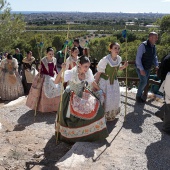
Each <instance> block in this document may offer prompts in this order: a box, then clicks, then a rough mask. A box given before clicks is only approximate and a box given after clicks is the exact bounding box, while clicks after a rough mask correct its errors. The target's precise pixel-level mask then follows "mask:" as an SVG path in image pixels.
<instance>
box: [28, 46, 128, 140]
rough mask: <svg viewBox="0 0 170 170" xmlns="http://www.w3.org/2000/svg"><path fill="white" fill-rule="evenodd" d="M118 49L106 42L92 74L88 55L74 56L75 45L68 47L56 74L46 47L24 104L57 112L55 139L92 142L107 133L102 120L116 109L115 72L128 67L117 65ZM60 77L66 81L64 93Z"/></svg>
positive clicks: (42, 110)
mask: <svg viewBox="0 0 170 170" xmlns="http://www.w3.org/2000/svg"><path fill="white" fill-rule="evenodd" d="M119 51H120V45H119V44H118V43H112V44H110V54H108V55H107V56H105V57H103V58H102V59H101V60H100V61H99V63H98V66H97V71H98V72H97V73H96V75H93V73H92V71H91V69H90V68H89V67H90V60H89V58H88V57H87V56H85V55H83V56H81V57H78V53H79V50H78V48H77V47H73V48H72V49H71V56H70V57H68V58H67V60H66V62H65V63H63V64H62V70H61V71H60V72H59V73H57V70H56V60H55V57H54V51H53V49H52V48H51V47H49V48H47V56H45V57H44V58H43V59H42V60H41V68H40V73H39V74H38V75H37V76H36V78H35V79H34V82H33V84H32V87H31V90H30V93H29V95H28V98H27V103H26V104H27V106H28V107H30V108H31V109H36V110H38V111H41V112H52V111H58V112H57V115H58V116H57V119H56V133H57V136H58V137H59V140H63V141H66V142H76V141H96V140H100V139H104V138H106V137H107V136H108V132H107V126H106V121H112V120H114V119H115V117H116V115H117V114H118V113H119V112H120V90H119V83H118V80H117V73H118V70H123V69H125V68H126V67H127V66H128V63H127V62H125V63H124V65H123V66H122V65H121V62H122V59H121V57H120V56H119ZM62 79H63V80H64V82H65V83H67V86H66V88H65V90H64V93H62V92H61V89H62V88H63V87H62V86H63V84H62V83H61V82H62V81H61V80H62ZM64 82H63V83H64ZM61 95H62V97H61ZM60 99H62V100H60Z"/></svg>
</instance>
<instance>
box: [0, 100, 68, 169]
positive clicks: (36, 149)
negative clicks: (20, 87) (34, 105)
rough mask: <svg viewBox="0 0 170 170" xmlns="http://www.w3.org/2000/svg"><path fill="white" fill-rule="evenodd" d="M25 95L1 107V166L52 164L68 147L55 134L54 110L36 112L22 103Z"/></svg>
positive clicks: (27, 166)
mask: <svg viewBox="0 0 170 170" xmlns="http://www.w3.org/2000/svg"><path fill="white" fill-rule="evenodd" d="M25 101H26V99H23V101H22V102H21V101H20V102H19V103H16V104H15V105H13V104H12V106H11V105H10V103H8V104H7V105H3V106H2V105H1V107H0V113H1V114H0V123H1V129H0V136H1V137H0V151H1V153H3V154H0V170H1V169H6V170H23V169H27V170H29V169H32V168H33V167H36V165H38V166H39V168H40V169H41V168H47V169H49V168H51V169H53V166H54V165H55V163H56V162H57V161H58V160H59V159H60V158H61V157H62V156H64V154H65V153H66V152H67V151H68V150H69V149H70V147H71V145H69V144H65V143H62V142H60V143H58V144H57V145H56V139H55V136H54V133H55V132H54V122H55V117H56V113H46V114H42V113H37V116H36V121H35V122H34V111H31V110H29V109H28V108H27V107H26V106H25Z"/></svg>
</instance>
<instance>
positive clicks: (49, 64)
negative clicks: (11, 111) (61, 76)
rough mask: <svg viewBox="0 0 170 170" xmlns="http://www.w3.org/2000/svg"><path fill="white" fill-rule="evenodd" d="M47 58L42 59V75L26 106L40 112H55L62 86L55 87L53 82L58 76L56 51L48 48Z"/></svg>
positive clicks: (35, 82) (35, 83)
mask: <svg viewBox="0 0 170 170" xmlns="http://www.w3.org/2000/svg"><path fill="white" fill-rule="evenodd" d="M46 52H47V56H45V57H44V58H42V59H41V66H40V73H39V74H38V75H37V76H36V77H35V79H34V81H33V84H32V87H31V90H30V93H29V95H28V98H27V102H26V105H27V106H28V107H29V108H31V109H33V110H35V109H36V110H37V111H40V112H53V111H57V110H58V105H59V102H60V93H61V90H60V84H58V87H57V88H56V86H55V87H54V83H52V81H54V80H55V77H56V75H57V69H56V58H55V57H54V50H53V49H52V48H51V47H48V48H47V50H46Z"/></svg>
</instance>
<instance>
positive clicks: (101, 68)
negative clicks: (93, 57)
mask: <svg viewBox="0 0 170 170" xmlns="http://www.w3.org/2000/svg"><path fill="white" fill-rule="evenodd" d="M106 65H107V59H106V57H104V58H102V59H101V60H100V61H99V63H98V65H97V71H98V72H101V73H105V69H106Z"/></svg>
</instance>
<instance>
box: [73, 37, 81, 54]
mask: <svg viewBox="0 0 170 170" xmlns="http://www.w3.org/2000/svg"><path fill="white" fill-rule="evenodd" d="M73 44H74V46H75V47H77V48H78V49H79V54H78V56H82V55H83V48H82V47H81V46H80V42H79V39H74V42H73Z"/></svg>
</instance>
